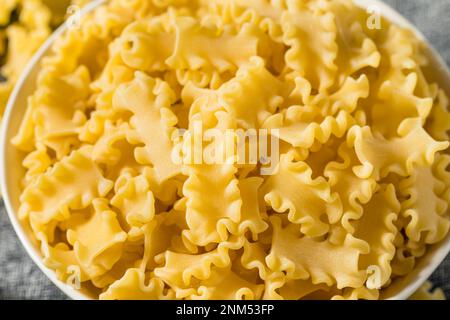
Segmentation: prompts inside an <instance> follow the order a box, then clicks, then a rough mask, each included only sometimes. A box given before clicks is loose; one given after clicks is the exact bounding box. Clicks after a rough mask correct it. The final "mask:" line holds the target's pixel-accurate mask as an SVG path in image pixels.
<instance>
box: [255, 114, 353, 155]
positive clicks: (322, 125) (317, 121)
mask: <svg viewBox="0 0 450 320" xmlns="http://www.w3.org/2000/svg"><path fill="white" fill-rule="evenodd" d="M354 124H355V121H354V119H353V117H352V116H351V115H350V114H349V113H348V112H346V111H341V112H339V114H338V115H337V116H336V117H333V116H328V117H326V118H323V117H322V116H321V115H320V113H319V111H318V110H317V109H316V108H315V107H308V106H292V107H289V108H287V109H284V110H283V111H282V112H280V113H277V114H274V115H272V116H270V117H269V118H267V119H266V121H265V122H264V123H263V128H267V129H278V130H277V131H274V132H273V135H274V136H276V137H277V138H279V139H281V140H283V141H286V142H288V143H290V144H291V145H292V146H293V147H298V148H303V149H309V148H311V147H312V146H313V144H314V143H315V142H316V141H317V142H319V143H322V144H323V143H326V142H327V141H328V140H329V139H330V137H331V136H332V135H334V136H336V137H338V138H340V137H342V136H344V135H345V133H346V131H347V130H348V128H350V127H351V126H352V125H354Z"/></svg>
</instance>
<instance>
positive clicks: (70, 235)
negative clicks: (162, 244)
mask: <svg viewBox="0 0 450 320" xmlns="http://www.w3.org/2000/svg"><path fill="white" fill-rule="evenodd" d="M92 206H93V208H94V212H93V214H92V216H91V217H90V218H89V220H87V221H86V222H85V223H83V224H79V225H77V226H75V227H74V228H73V229H69V230H67V240H68V242H69V243H70V244H71V245H72V246H73V250H74V253H75V256H76V257H77V260H78V261H79V262H80V264H81V266H82V268H83V270H84V271H85V272H86V273H87V274H88V275H89V277H91V278H95V277H98V276H100V275H102V274H104V273H106V272H107V271H108V270H110V269H111V268H112V267H113V265H114V264H115V263H116V262H117V261H118V260H119V259H120V257H121V255H122V248H123V243H124V242H125V240H126V239H127V234H126V233H125V232H124V231H123V230H122V228H121V227H120V225H119V222H118V220H117V216H116V213H115V212H114V211H112V210H111V209H110V208H109V206H108V200H106V199H94V201H93V203H92Z"/></svg>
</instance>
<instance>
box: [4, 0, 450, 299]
mask: <svg viewBox="0 0 450 320" xmlns="http://www.w3.org/2000/svg"><path fill="white" fill-rule="evenodd" d="M0 18H1V16H0ZM368 18H369V15H368V14H367V13H366V12H365V11H364V10H362V9H359V8H357V7H356V6H355V5H354V4H353V3H352V2H351V1H347V0H333V1H325V0H311V1H306V0H304V1H300V0H298V1H289V0H251V1H250V0H245V1H244V0H148V1H145V0H111V1H109V2H108V3H107V4H106V5H104V6H102V7H100V8H98V9H97V10H96V11H94V12H93V13H91V14H89V15H87V16H86V17H85V18H83V21H82V23H81V24H80V26H79V28H71V29H70V30H68V31H67V32H66V33H65V34H64V35H63V36H62V37H61V38H59V39H58V40H57V41H56V43H55V44H54V46H53V49H52V52H51V54H50V55H49V56H48V57H46V58H45V59H44V61H43V62H42V69H41V71H40V74H39V78H38V81H37V88H36V90H35V92H34V93H33V94H32V95H31V97H30V98H29V102H28V109H27V112H26V114H25V115H24V117H23V122H22V125H21V127H20V128H19V129H18V132H17V135H16V136H15V138H14V139H13V141H12V143H13V144H14V145H15V146H16V147H17V148H18V149H20V150H21V151H23V152H24V153H25V154H26V156H25V159H24V161H23V163H22V165H23V166H24V167H25V169H26V174H25V176H24V177H23V179H21V180H20V181H21V183H22V186H23V192H22V195H21V197H20V203H21V205H20V210H19V216H20V219H21V220H22V221H23V222H24V223H27V224H29V226H30V227H31V229H32V233H33V236H34V237H35V238H36V239H38V240H39V241H40V244H41V249H42V255H43V259H44V262H45V264H46V265H47V266H48V267H49V268H51V269H53V270H55V272H56V274H57V276H58V278H59V279H60V280H61V281H65V282H67V281H69V280H73V276H74V275H75V276H76V278H77V280H78V281H79V282H80V284H81V286H84V287H85V288H91V290H92V292H93V294H95V295H98V297H99V298H100V299H377V298H379V297H380V293H382V292H383V289H385V288H387V287H389V286H390V284H391V283H392V282H393V281H395V280H396V279H397V278H400V277H404V276H406V275H407V274H409V273H410V272H411V271H412V270H413V269H414V266H415V262H416V260H417V259H418V258H420V257H421V256H422V255H423V254H424V253H425V252H426V250H427V246H429V245H432V244H435V243H438V242H440V241H441V240H443V239H444V238H445V237H446V235H447V233H448V229H449V225H450V223H449V221H450V220H449V216H448V213H447V209H448V202H449V196H450V192H449V190H450V189H449V187H450V176H449V173H448V171H447V166H448V164H449V160H450V158H449V156H448V155H447V153H446V150H447V148H448V146H449V142H448V140H449V136H448V130H449V129H450V114H449V112H448V100H447V96H446V94H445V92H444V91H443V90H441V89H440V88H439V86H438V85H437V84H435V83H432V82H431V80H430V79H429V77H428V76H425V74H426V73H425V72H424V68H425V67H426V66H427V63H428V61H427V59H426V57H425V55H424V54H423V44H422V43H421V42H420V41H419V40H417V39H416V38H415V37H414V36H413V34H412V33H411V32H410V31H408V30H405V29H402V28H400V27H398V26H396V25H394V24H391V23H389V22H388V21H386V20H382V21H381V28H379V29H377V28H375V29H374V28H371V27H370V25H368V24H367V20H368ZM39 21H42V20H39ZM44 29H45V32H42V37H46V36H47V35H48V29H47V28H46V27H45V28H44ZM0 32H1V31H0ZM36 32H37V31H36ZM36 39H38V38H36ZM17 41H18V42H21V41H22V40H20V38H17ZM16 63H17V64H18V65H22V63H21V61H20V60H17V61H16ZM11 68H13V66H12V65H11ZM198 124H199V126H200V129H201V130H202V131H203V132H210V133H215V134H216V135H217V134H218V133H224V132H228V133H229V132H231V134H230V135H225V138H224V139H214V142H215V143H213V140H212V139H209V140H208V139H204V140H202V142H203V144H200V145H195V143H194V146H193V145H192V143H191V140H195V139H196V138H198V137H199V132H198V131H197V130H196V128H197V127H196V125H198ZM239 130H240V131H239ZM180 132H182V133H181V134H180ZM236 132H245V133H248V132H259V133H261V132H262V133H263V134H262V135H261V136H260V137H259V139H260V141H262V140H264V139H263V138H264V137H265V138H266V139H265V140H267V142H268V143H270V142H274V141H275V142H277V143H276V144H273V145H271V146H269V147H267V150H266V151H267V153H266V154H265V156H266V157H264V155H263V156H262V157H261V158H260V157H259V155H260V154H258V156H257V158H258V159H257V160H258V161H247V162H246V161H239V160H242V157H241V156H240V155H238V154H237V151H236V149H233V148H229V147H230V146H231V147H233V146H235V145H236V144H239V143H240V144H241V146H242V145H243V146H244V148H246V149H251V147H252V146H251V141H252V140H251V139H244V141H242V140H243V139H242V137H241V138H239V137H237V136H238V135H237V134H233V133H236ZM219 135H220V134H219ZM244 138H245V137H244ZM213 147H215V149H214V148H213ZM276 147H278V148H276ZM174 150H178V152H174ZM211 150H213V151H212V153H211V154H213V155H215V156H217V155H218V154H222V153H223V154H225V155H227V156H225V157H224V159H223V160H224V161H221V162H220V161H217V162H207V161H202V160H203V159H197V160H200V161H196V160H195V158H196V156H197V155H198V153H199V152H200V153H202V154H205V153H208V152H210V151H211ZM230 150H231V152H228V151H230ZM222 151H224V152H222ZM225 151H226V152H225ZM262 151H264V148H263V144H262V143H260V145H259V147H258V152H260V153H261V152H262ZM276 151H277V152H278V153H279V157H277V158H276V159H275V158H274V157H271V155H273V154H274V153H275V152H276ZM177 153H179V154H181V156H182V159H181V160H182V161H175V160H176V159H175V158H176V157H175V156H174V155H176V154H177ZM263 158H264V159H265V160H267V158H268V159H269V160H270V162H272V164H274V169H273V170H271V171H270V172H263V170H262V169H264V168H267V161H263V160H264V159H263ZM192 159H194V161H186V160H192ZM19 179H20V178H18V182H19ZM94 288H95V289H94ZM428 289H429V288H428ZM424 290H425V291H426V290H427V288H425V289H424Z"/></svg>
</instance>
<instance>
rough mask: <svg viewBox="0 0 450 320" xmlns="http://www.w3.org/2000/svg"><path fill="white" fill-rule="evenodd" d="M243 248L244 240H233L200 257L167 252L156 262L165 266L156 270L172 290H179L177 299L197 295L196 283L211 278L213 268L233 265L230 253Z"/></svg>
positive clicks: (156, 273) (157, 258) (158, 275)
mask: <svg viewBox="0 0 450 320" xmlns="http://www.w3.org/2000/svg"><path fill="white" fill-rule="evenodd" d="M242 246H243V239H242V238H233V239H230V241H224V242H221V243H220V244H219V245H218V246H217V248H216V249H214V250H212V251H210V252H207V253H204V254H199V255H190V254H180V253H176V252H171V251H166V252H165V253H164V254H161V255H159V256H157V257H156V258H155V259H156V262H157V263H159V264H164V266H163V267H158V268H156V269H155V270H154V273H155V275H156V276H157V277H159V278H161V279H162V280H163V281H164V282H166V283H167V284H169V285H170V287H172V288H177V289H179V290H177V291H176V294H177V298H183V297H187V296H190V295H192V294H196V292H197V290H196V288H195V287H193V285H194V283H195V281H194V279H193V278H195V279H198V280H206V279H208V278H210V276H211V272H212V267H213V266H215V267H218V268H226V267H229V266H230V264H231V258H230V251H231V250H238V249H240V248H242Z"/></svg>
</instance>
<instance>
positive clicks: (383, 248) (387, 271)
mask: <svg viewBox="0 0 450 320" xmlns="http://www.w3.org/2000/svg"><path fill="white" fill-rule="evenodd" d="M363 210H364V215H362V217H361V218H360V219H359V220H356V221H355V222H353V223H352V224H353V226H354V229H355V233H354V236H355V237H356V238H358V239H361V240H363V241H365V242H367V243H369V244H370V252H369V253H368V254H363V255H361V257H360V261H359V266H360V267H361V268H363V269H367V270H369V269H370V268H371V267H372V266H377V267H378V268H379V270H377V271H380V272H379V274H378V273H377V274H372V275H369V277H368V279H367V282H366V286H367V288H369V289H378V290H379V289H381V287H382V286H384V285H385V284H386V283H387V282H388V281H389V279H390V277H391V272H392V271H391V260H392V259H393V258H394V255H395V245H394V239H395V236H396V234H397V232H398V230H397V228H396V226H395V225H394V222H395V221H396V220H397V216H398V214H399V212H400V202H399V201H398V200H397V197H396V195H395V188H394V186H393V185H392V184H390V185H387V186H383V185H382V186H381V189H380V190H379V191H378V192H377V193H375V194H374V196H373V197H372V199H371V200H370V201H369V203H367V204H365V205H364V209H363ZM369 271H370V270H369Z"/></svg>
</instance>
